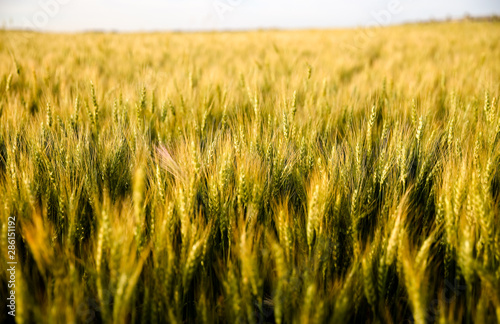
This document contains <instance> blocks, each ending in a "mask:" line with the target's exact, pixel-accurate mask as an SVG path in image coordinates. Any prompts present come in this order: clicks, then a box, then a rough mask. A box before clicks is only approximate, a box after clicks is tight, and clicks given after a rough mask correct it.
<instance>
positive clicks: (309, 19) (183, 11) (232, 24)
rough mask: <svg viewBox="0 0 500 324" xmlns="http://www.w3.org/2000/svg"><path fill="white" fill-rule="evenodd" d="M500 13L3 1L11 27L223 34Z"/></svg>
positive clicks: (459, 3) (488, 5) (473, 6)
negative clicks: (238, 30)
mask: <svg viewBox="0 0 500 324" xmlns="http://www.w3.org/2000/svg"><path fill="white" fill-rule="evenodd" d="M465 14H470V15H472V16H484V15H492V14H496V15H500V0H455V1H452V0H336V1H335V0H333V1H332V0H267V1H265V0H141V1H138V0H0V23H1V24H2V25H3V26H4V27H7V28H27V27H28V28H31V29H37V30H48V31H82V30H117V31H146V30H148V31H149V30H221V29H256V28H329V27H357V26H366V25H376V24H379V25H387V24H395V23H403V22H410V21H421V20H428V19H444V18H447V17H453V18H458V17H463V16H464V15H465Z"/></svg>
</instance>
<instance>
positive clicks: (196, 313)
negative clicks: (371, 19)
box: [0, 22, 500, 324]
mask: <svg viewBox="0 0 500 324" xmlns="http://www.w3.org/2000/svg"><path fill="white" fill-rule="evenodd" d="M499 40H500V23H498V22H448V23H429V24H414V25H403V26H393V27H388V28H378V29H370V30H368V31H366V30H331V31H330V30H316V31H254V32H233V33H149V34H112V33H83V34H37V33H29V32H20V31H17V32H16V31H0V94H1V97H0V202H1V206H0V228H1V232H2V239H1V240H0V251H1V252H0V263H1V264H2V267H4V266H5V265H6V264H7V262H8V261H9V259H8V258H9V255H8V254H7V251H8V240H7V235H8V232H9V231H10V230H9V226H10V225H9V224H11V223H9V221H10V220H12V219H15V224H16V225H15V226H16V227H15V233H16V235H15V246H16V261H17V272H16V295H15V297H16V317H15V320H16V322H17V323H278V324H280V323H418V324H422V323H500V167H499V165H500V107H499V96H500V59H499V58H500V42H499ZM9 233H10V232H9ZM10 238H11V237H10V236H9V239H10ZM9 242H10V241H9ZM8 281H9V274H8V273H7V272H4V271H2V273H1V275H0V296H1V297H2V305H5V304H6V302H5V300H6V298H7V297H8V296H7V292H8V288H7V286H8ZM2 309H4V308H3V306H2ZM8 320H12V318H10V316H8V315H7V311H3V312H2V313H1V314H0V321H1V322H5V321H8Z"/></svg>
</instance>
